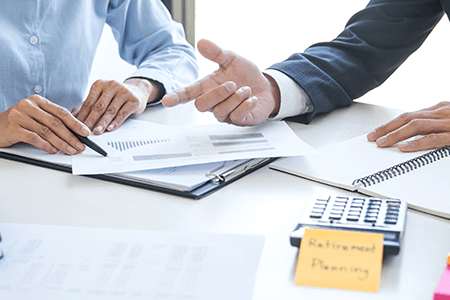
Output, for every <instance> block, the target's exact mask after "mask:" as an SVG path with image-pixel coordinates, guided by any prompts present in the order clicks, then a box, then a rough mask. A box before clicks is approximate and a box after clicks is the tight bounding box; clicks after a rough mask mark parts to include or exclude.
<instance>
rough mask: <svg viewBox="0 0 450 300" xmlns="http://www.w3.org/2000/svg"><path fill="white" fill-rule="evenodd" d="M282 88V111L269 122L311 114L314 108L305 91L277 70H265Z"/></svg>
mask: <svg viewBox="0 0 450 300" xmlns="http://www.w3.org/2000/svg"><path fill="white" fill-rule="evenodd" d="M264 73H266V74H267V75H269V76H271V77H272V78H273V79H274V80H275V81H276V82H277V84H278V87H279V88H280V97H281V102H280V110H279V111H278V114H277V115H276V116H274V117H273V118H269V120H281V119H284V118H287V117H292V116H298V115H301V114H305V113H308V112H311V111H312V110H313V109H314V107H313V105H312V103H311V100H310V99H309V97H308V95H307V94H306V93H305V91H304V90H303V89H302V88H301V87H300V86H299V85H298V84H297V83H296V82H295V81H294V80H292V79H291V78H290V77H289V76H287V75H286V74H284V73H282V72H280V71H277V70H271V69H270V70H265V71H264Z"/></svg>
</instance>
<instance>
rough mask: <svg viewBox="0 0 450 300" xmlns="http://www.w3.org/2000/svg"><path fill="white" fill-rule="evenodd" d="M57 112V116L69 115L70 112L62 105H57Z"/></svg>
mask: <svg viewBox="0 0 450 300" xmlns="http://www.w3.org/2000/svg"><path fill="white" fill-rule="evenodd" d="M57 114H58V116H61V117H65V116H68V115H70V112H69V110H68V109H67V108H65V107H62V106H58V112H57Z"/></svg>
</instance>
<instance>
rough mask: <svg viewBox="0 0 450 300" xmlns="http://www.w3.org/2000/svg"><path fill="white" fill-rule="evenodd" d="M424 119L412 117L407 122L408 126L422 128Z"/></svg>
mask: <svg viewBox="0 0 450 300" xmlns="http://www.w3.org/2000/svg"><path fill="white" fill-rule="evenodd" d="M425 123H426V122H425V121H424V120H422V119H414V120H412V121H410V122H409V123H408V126H410V127H412V128H413V129H415V130H417V129H420V128H422V127H423V126H424V125H425Z"/></svg>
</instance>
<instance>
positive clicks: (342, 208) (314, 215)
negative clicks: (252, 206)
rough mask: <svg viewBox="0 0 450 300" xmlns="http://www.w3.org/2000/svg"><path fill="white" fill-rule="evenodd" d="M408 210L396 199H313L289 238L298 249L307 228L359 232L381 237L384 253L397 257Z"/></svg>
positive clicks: (404, 204) (319, 197)
mask: <svg viewBox="0 0 450 300" xmlns="http://www.w3.org/2000/svg"><path fill="white" fill-rule="evenodd" d="M407 207H408V205H407V203H406V202H404V201H401V200H399V199H384V198H375V197H364V196H353V197H352V196H334V195H327V196H316V195H315V196H314V197H313V198H312V199H311V200H310V202H308V205H307V207H306V209H305V211H304V212H303V214H302V216H301V218H300V221H299V222H298V224H297V227H296V229H295V230H294V231H293V232H292V234H291V244H292V245H293V246H296V247H299V246H300V240H301V239H302V237H303V233H304V230H305V229H306V228H324V229H338V230H339V229H341V230H358V231H366V232H375V233H382V234H383V235H384V241H383V245H384V251H385V252H386V253H389V254H397V253H398V251H399V249H400V237H401V236H402V233H403V230H404V227H405V222H406V210H407Z"/></svg>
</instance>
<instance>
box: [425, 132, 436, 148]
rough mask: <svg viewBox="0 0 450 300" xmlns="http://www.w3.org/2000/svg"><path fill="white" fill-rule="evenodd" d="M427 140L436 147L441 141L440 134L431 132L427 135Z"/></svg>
mask: <svg viewBox="0 0 450 300" xmlns="http://www.w3.org/2000/svg"><path fill="white" fill-rule="evenodd" d="M425 140H426V142H427V144H429V145H430V146H431V147H436V146H437V145H438V143H439V134H436V133H431V134H429V135H427V136H426V137H425Z"/></svg>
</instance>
